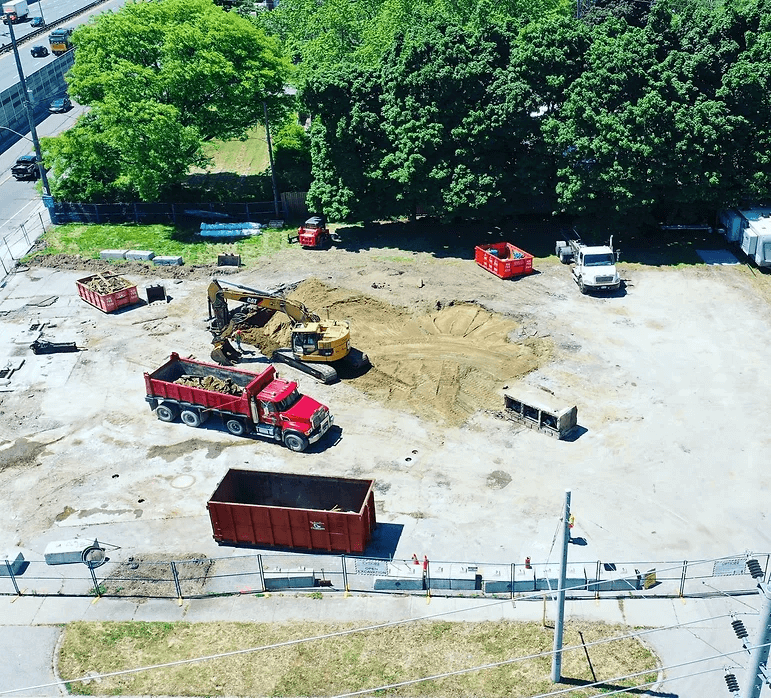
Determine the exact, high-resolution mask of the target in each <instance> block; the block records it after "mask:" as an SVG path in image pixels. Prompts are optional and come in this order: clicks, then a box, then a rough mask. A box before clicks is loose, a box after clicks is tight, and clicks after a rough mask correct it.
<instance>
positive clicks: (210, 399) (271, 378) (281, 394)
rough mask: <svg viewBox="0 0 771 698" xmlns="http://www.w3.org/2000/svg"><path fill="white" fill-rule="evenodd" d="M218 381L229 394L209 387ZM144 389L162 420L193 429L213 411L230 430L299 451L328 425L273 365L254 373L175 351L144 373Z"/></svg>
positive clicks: (324, 413)
mask: <svg viewBox="0 0 771 698" xmlns="http://www.w3.org/2000/svg"><path fill="white" fill-rule="evenodd" d="M180 379H181V380H180ZM223 384H228V385H229V386H230V388H231V391H232V392H231V393H228V392H222V391H221V390H218V389H212V388H213V387H222V385H223ZM145 387H146V392H147V396H146V397H145V400H146V401H147V402H148V404H149V405H150V409H151V410H154V411H155V414H156V416H157V417H158V419H160V420H161V421H162V422H173V421H174V420H175V419H177V417H179V418H180V419H181V420H182V421H183V422H184V423H185V424H187V425H188V426H191V427H198V426H201V424H203V423H204V422H205V421H206V420H207V419H208V418H209V417H210V416H211V415H212V414H217V415H220V417H221V418H222V421H223V423H224V424H225V428H226V429H227V430H228V431H229V432H230V433H231V434H234V435H236V436H244V435H246V434H256V435H258V436H262V437H265V438H268V439H272V440H274V441H279V442H282V443H283V444H284V445H285V446H286V447H287V448H288V449H290V450H292V451H304V450H305V449H306V448H308V446H309V444H312V443H315V442H316V441H318V440H319V439H320V438H321V437H322V436H323V435H324V434H326V432H327V431H329V428H330V427H331V426H332V424H333V423H334V418H333V417H332V415H331V414H330V412H329V408H328V407H326V406H325V405H322V404H321V403H319V402H316V400H314V399H313V398H311V397H308V396H307V395H301V394H300V393H299V392H298V390H297V383H295V382H294V381H285V380H280V379H279V378H278V377H277V375H276V369H275V368H273V366H268V367H267V368H266V369H265V370H264V371H262V373H258V374H255V373H251V372H250V371H244V370H241V369H237V368H231V367H226V366H219V365H217V364H208V363H202V362H200V361H193V360H191V359H182V358H180V356H179V354H177V353H176V352H175V353H173V354H172V355H171V358H170V359H169V360H168V361H167V362H166V363H165V364H163V366H161V367H160V368H158V369H156V370H155V371H153V372H152V373H145Z"/></svg>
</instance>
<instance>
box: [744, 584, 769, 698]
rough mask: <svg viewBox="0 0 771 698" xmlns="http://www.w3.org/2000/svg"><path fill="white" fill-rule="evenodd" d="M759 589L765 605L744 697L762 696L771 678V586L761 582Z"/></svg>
mask: <svg viewBox="0 0 771 698" xmlns="http://www.w3.org/2000/svg"><path fill="white" fill-rule="evenodd" d="M758 589H759V590H760V594H761V595H762V596H763V606H762V608H761V609H760V625H759V626H758V637H757V641H756V642H755V644H754V645H752V646H751V647H750V663H749V666H748V667H747V675H746V677H745V680H744V690H743V691H742V693H741V696H742V698H760V691H761V690H762V688H763V684H764V683H767V682H768V681H769V680H771V675H769V672H768V649H769V643H771V586H769V584H767V583H766V584H763V583H760V584H758Z"/></svg>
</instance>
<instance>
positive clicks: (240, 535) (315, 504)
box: [207, 469, 377, 553]
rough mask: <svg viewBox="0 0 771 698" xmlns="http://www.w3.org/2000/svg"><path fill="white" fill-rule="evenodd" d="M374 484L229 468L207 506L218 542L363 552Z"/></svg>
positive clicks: (368, 536)
mask: <svg viewBox="0 0 771 698" xmlns="http://www.w3.org/2000/svg"><path fill="white" fill-rule="evenodd" d="M374 484H375V483H374V480H353V479H349V478H343V477H322V476H317V475H292V474H289V473H270V472H262V471H254V470H233V469H231V470H228V472H227V474H226V475H225V477H224V478H222V481H221V482H220V483H219V485H218V486H217V489H216V490H215V491H214V494H212V496H211V498H210V499H209V502H208V504H207V508H208V510H209V517H210V518H211V524H212V531H213V534H214V540H216V541H217V542H218V543H220V544H229V545H254V546H257V547H266V548H300V549H305V550H326V551H328V552H344V553H363V552H364V549H365V547H366V545H367V543H368V542H369V541H370V539H371V538H372V532H373V530H374V528H375V525H376V523H377V522H376V519H375V494H374V489H373V488H374Z"/></svg>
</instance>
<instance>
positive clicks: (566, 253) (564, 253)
mask: <svg viewBox="0 0 771 698" xmlns="http://www.w3.org/2000/svg"><path fill="white" fill-rule="evenodd" d="M572 256H573V255H572V254H571V252H570V248H569V247H563V248H562V249H561V250H560V252H559V257H560V262H562V263H563V264H567V263H568V262H569V261H570V258H571V257H572Z"/></svg>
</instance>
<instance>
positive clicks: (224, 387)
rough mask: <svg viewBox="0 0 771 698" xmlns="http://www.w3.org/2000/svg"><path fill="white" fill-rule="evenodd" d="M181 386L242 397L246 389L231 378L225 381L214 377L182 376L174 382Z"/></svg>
mask: <svg viewBox="0 0 771 698" xmlns="http://www.w3.org/2000/svg"><path fill="white" fill-rule="evenodd" d="M174 382H175V383H178V384H179V385H188V386H190V387H191V388H203V389H204V390H211V391H213V392H215V393H225V394H226V395H241V393H243V392H244V389H243V388H242V387H241V386H240V385H236V383H234V382H233V381H232V380H231V379H230V378H226V379H224V380H222V379H220V378H215V377H214V376H188V375H184V376H180V377H179V378H177V380H175V381H174Z"/></svg>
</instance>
